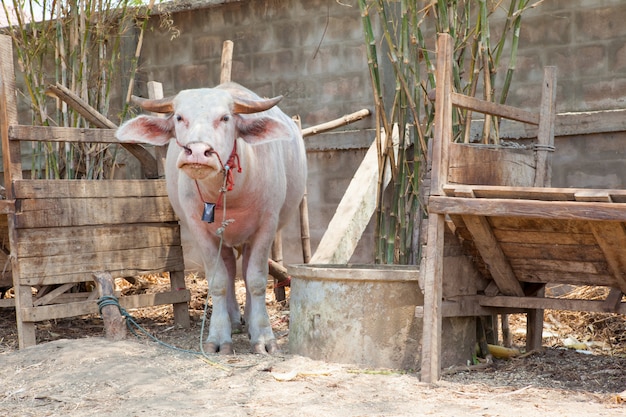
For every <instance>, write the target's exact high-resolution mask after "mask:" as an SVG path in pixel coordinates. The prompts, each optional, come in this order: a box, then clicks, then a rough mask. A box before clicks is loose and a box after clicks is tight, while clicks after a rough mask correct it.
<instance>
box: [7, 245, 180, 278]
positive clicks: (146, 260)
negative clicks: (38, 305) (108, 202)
mask: <svg viewBox="0 0 626 417" xmlns="http://www.w3.org/2000/svg"><path fill="white" fill-rule="evenodd" d="M19 264H20V283H22V284H23V285H47V284H60V283H66V282H75V281H78V282H81V281H87V280H90V279H91V275H92V274H93V273H94V272H99V271H105V270H106V271H108V272H110V273H111V274H112V275H114V276H116V277H120V276H136V275H144V274H148V273H154V272H165V271H182V270H184V262H183V254H182V248H181V247H180V246H174V247H152V248H144V249H129V250H119V251H110V252H96V253H85V254H83V253H80V254H74V255H59V256H47V257H39V258H37V257H34V258H23V259H20V260H19Z"/></svg>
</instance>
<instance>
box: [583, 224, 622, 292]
mask: <svg viewBox="0 0 626 417" xmlns="http://www.w3.org/2000/svg"><path fill="white" fill-rule="evenodd" d="M589 225H590V226H591V230H593V235H594V236H595V237H596V239H597V241H598V245H599V246H600V248H601V249H602V252H603V253H604V256H605V257H606V262H607V263H608V265H609V270H610V271H611V273H612V274H613V276H614V277H615V283H616V286H617V287H618V288H619V289H620V290H621V291H622V292H623V293H626V251H625V250H624V249H625V248H626V232H625V231H624V225H623V224H615V223H605V222H589Z"/></svg>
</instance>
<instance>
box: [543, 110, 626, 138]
mask: <svg viewBox="0 0 626 417" xmlns="http://www.w3.org/2000/svg"><path fill="white" fill-rule="evenodd" d="M623 131H626V109H616V110H600V111H592V112H576V113H560V114H557V116H556V127H555V132H556V133H555V135H556V136H575V135H586V134H594V133H608V132H623Z"/></svg>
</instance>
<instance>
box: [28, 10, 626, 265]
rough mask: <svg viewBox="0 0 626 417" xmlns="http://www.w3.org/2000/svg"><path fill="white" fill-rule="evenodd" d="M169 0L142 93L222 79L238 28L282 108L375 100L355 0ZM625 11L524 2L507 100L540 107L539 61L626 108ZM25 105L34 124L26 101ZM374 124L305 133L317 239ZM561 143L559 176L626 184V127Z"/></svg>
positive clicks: (608, 103) (566, 88)
mask: <svg viewBox="0 0 626 417" xmlns="http://www.w3.org/2000/svg"><path fill="white" fill-rule="evenodd" d="M164 10H166V11H168V13H169V15H167V17H168V18H169V19H171V22H172V24H173V25H174V26H175V27H176V28H177V29H178V30H179V31H180V36H179V37H177V38H175V39H170V38H171V33H169V32H166V31H164V30H163V29H161V28H160V27H159V26H160V21H161V19H160V18H159V17H158V16H153V17H151V19H150V22H149V30H148V31H147V32H146V36H145V39H144V45H143V49H142V56H141V60H140V62H139V64H140V73H139V77H138V80H137V90H136V91H137V93H138V94H145V91H146V82H147V81H149V80H156V81H160V82H162V83H163V84H164V88H165V94H166V95H167V94H174V93H176V92H177V91H179V90H181V89H185V88H194V87H204V86H213V85H215V84H217V83H218V80H219V72H220V59H221V48H222V43H223V41H224V40H227V39H230V40H233V41H234V43H235V47H234V62H233V72H232V78H233V80H235V81H238V82H240V83H242V84H244V85H246V86H248V87H250V88H252V89H254V90H255V91H257V92H258V93H259V94H261V95H266V96H273V95H277V94H282V95H284V96H285V99H284V100H283V102H282V103H281V107H282V108H283V109H284V110H285V111H286V112H287V113H288V114H292V115H296V114H298V115H300V116H301V117H302V124H303V126H304V127H307V126H312V125H315V124H318V123H321V122H325V121H328V120H331V119H334V118H336V117H340V116H342V115H343V114H345V113H349V112H352V111H356V110H358V109H361V108H372V107H373V106H372V98H371V86H370V81H369V76H368V70H367V62H366V58H365V48H364V46H363V34H362V27H361V16H360V11H359V8H358V5H357V1H356V0H344V1H341V2H338V1H336V0H193V1H190V0H181V1H176V2H175V6H174V8H171V9H168V8H167V6H166V7H165V9H164ZM164 16H165V15H164ZM625 19H626V2H624V1H623V0H594V1H588V0H550V1H545V2H543V3H542V4H541V5H540V6H538V7H536V8H534V9H531V10H528V11H527V12H526V13H525V15H524V18H523V26H522V31H521V41H520V51H519V57H518V62H517V70H516V73H515V76H514V79H513V89H512V91H511V94H510V96H509V101H508V103H509V104H512V105H517V106H522V107H525V108H528V109H536V108H537V106H538V103H539V100H540V97H539V96H540V84H541V77H542V73H543V71H542V69H543V67H544V66H545V65H557V66H558V71H559V75H558V92H557V111H559V112H568V111H592V110H606V109H620V108H626V103H625V102H624V98H625V97H626V47H625V46H624V45H626V25H623V24H622V22H623V21H624V20H625ZM495 31H497V29H494V33H495ZM129 45H130V46H129V47H128V48H127V55H128V56H132V54H134V46H133V44H132V42H131V43H129ZM507 65H508V62H507V61H506V60H504V61H503V62H502V68H501V69H500V71H504V69H505V68H506V66H507ZM17 73H18V78H19V74H20V72H19V68H18V70H17ZM386 78H387V79H388V78H389V77H386ZM20 108H21V109H22V110H23V112H22V113H21V115H20V120H21V121H23V122H24V123H26V122H27V121H28V120H29V119H30V118H29V117H28V114H27V108H26V106H24V105H23V104H22V106H21V107H20ZM372 127H373V120H372V119H371V118H370V119H369V120H364V121H361V122H359V123H357V124H355V125H353V126H350V127H347V128H341V129H339V130H338V131H337V132H335V133H333V134H326V135H319V136H314V137H311V138H308V139H307V140H306V143H307V149H308V150H309V172H310V175H309V181H308V192H309V211H310V216H311V219H310V221H311V243H312V246H313V249H315V248H316V246H317V244H318V242H319V240H320V238H321V236H322V234H323V232H324V231H325V228H326V225H327V224H328V222H329V220H330V218H331V217H332V215H333V213H334V210H335V207H336V206H337V204H338V202H339V200H340V199H341V196H342V195H343V192H344V190H345V189H346V188H347V186H348V183H349V181H350V179H351V177H352V175H353V174H354V172H355V171H356V169H357V167H358V165H359V163H360V160H361V158H362V157H363V155H364V154H365V148H366V147H367V146H368V145H369V143H370V142H371V141H372V139H373V137H374V134H373V131H372V130H370V129H371V128H372ZM556 146H557V151H556V153H555V154H554V159H553V185H555V186H563V187H570V186H576V187H619V188H622V187H626V170H625V169H624V165H625V164H624V163H623V162H624V156H625V155H624V152H626V151H624V150H625V149H626V134H625V133H624V132H620V131H618V132H611V133H606V134H596V135H585V136H567V137H562V138H557V140H556ZM298 233H299V226H298V224H297V222H294V223H293V224H292V225H290V226H289V229H288V231H287V233H286V237H285V240H286V242H285V259H286V261H287V262H299V261H300V259H301V255H300V253H299V251H300V249H299V241H298V240H299V239H298ZM372 233H373V228H372V227H371V226H370V228H369V229H368V231H367V232H366V236H365V238H364V239H365V242H364V243H363V244H362V245H361V247H360V248H359V249H358V253H357V255H356V256H355V258H353V261H355V262H366V261H369V260H371V259H372V256H371V254H372V249H371V248H372V245H371V241H372Z"/></svg>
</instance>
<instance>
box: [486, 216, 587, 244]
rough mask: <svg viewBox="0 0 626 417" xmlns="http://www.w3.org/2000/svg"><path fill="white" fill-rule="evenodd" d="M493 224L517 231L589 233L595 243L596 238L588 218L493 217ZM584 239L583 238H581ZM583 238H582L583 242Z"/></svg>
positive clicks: (503, 228) (502, 228)
mask: <svg viewBox="0 0 626 417" xmlns="http://www.w3.org/2000/svg"><path fill="white" fill-rule="evenodd" d="M489 220H490V221H491V225H492V226H493V227H494V228H497V229H498V230H500V231H503V232H506V231H511V232H517V231H528V232H529V233H532V232H541V233H544V234H555V233H566V234H572V235H588V236H590V237H591V239H592V240H590V241H589V244H594V243H595V238H593V234H592V232H591V228H590V227H589V222H587V221H586V220H563V219H539V218H528V217H491V218H490V219H489ZM581 239H583V238H581ZM582 242H583V240H581V243H582Z"/></svg>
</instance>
